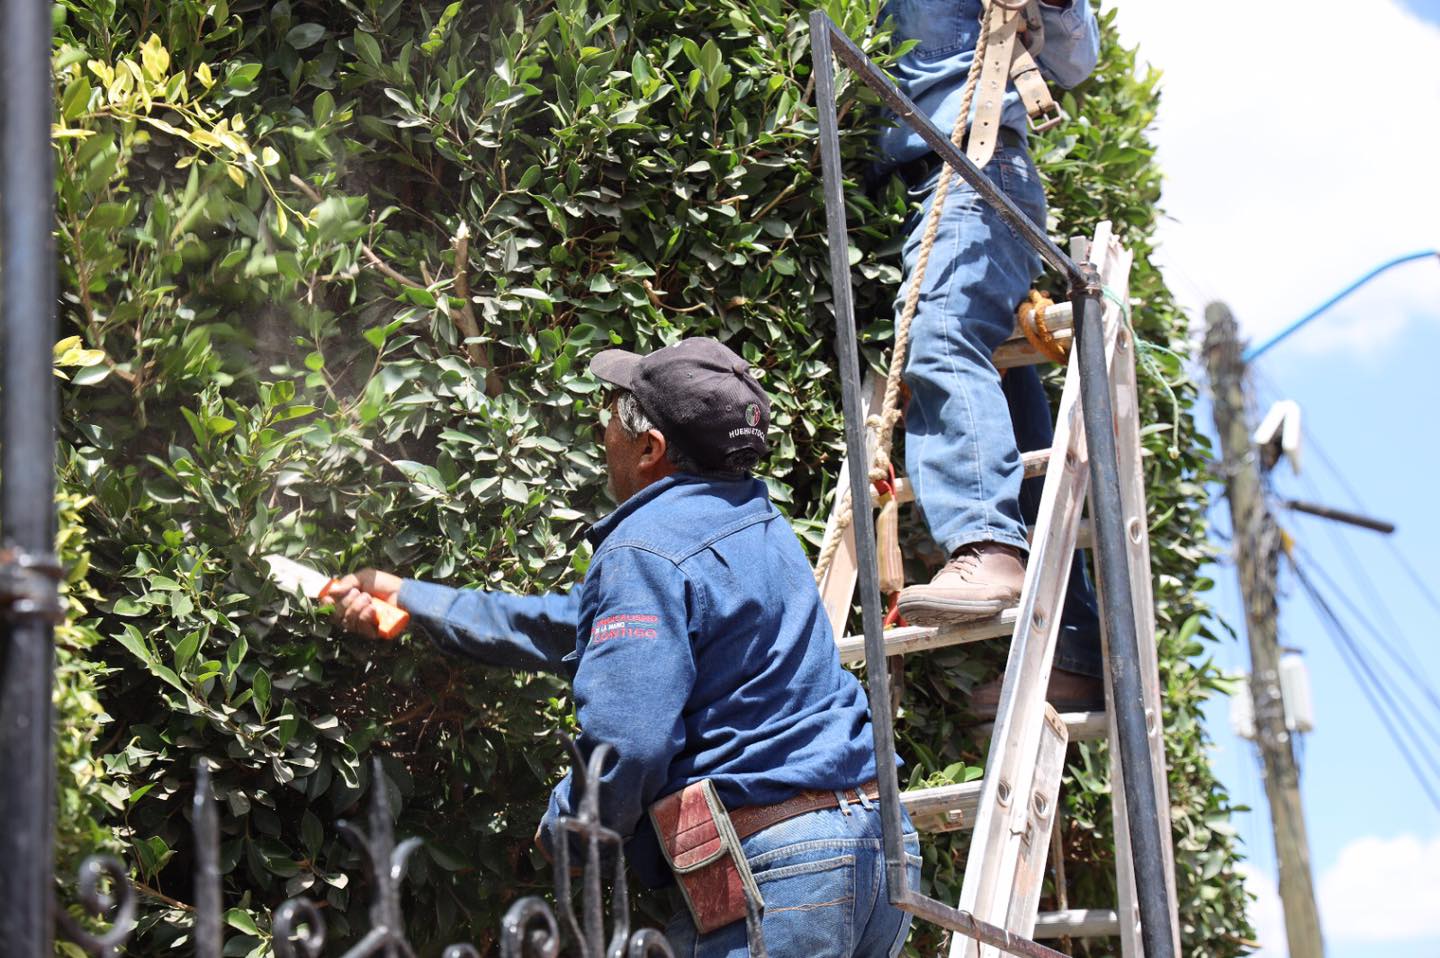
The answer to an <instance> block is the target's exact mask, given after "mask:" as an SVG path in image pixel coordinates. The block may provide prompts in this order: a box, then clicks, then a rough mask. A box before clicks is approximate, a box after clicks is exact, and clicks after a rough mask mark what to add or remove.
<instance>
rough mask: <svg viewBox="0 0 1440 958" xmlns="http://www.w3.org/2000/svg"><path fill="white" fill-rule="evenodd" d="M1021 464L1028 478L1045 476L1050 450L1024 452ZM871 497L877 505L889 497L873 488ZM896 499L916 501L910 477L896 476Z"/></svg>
mask: <svg viewBox="0 0 1440 958" xmlns="http://www.w3.org/2000/svg"><path fill="white" fill-rule="evenodd" d="M1020 465H1021V467H1022V468H1023V469H1024V470H1025V478H1026V479H1033V478H1035V477H1036V476H1043V475H1045V470H1046V469H1047V468H1049V466H1050V450H1049V449H1036V450H1035V451H1033V452H1022V453H1021V454H1020ZM871 498H873V499H874V500H875V505H877V506H879V505H881V504H882V503H884V502H885V501H886V500H887V499H888V498H889V497H888V496H875V495H874V494H873V490H872V496H871ZM895 499H896V501H898V502H902V503H905V502H914V501H915V487H914V486H912V485H911V484H910V480H909V478H907V477H905V476H898V477H896V479H895Z"/></svg>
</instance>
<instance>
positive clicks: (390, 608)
mask: <svg viewBox="0 0 1440 958" xmlns="http://www.w3.org/2000/svg"><path fill="white" fill-rule="evenodd" d="M336 581H338V580H336V579H331V580H330V581H329V582H327V583H326V584H325V588H323V589H321V590H320V598H322V599H323V598H325V597H326V596H328V595H329V594H330V587H331V586H333V585H334V584H335V583H336ZM370 601H371V604H373V605H374V606H375V629H376V631H377V632H379V633H380V638H382V639H393V638H395V637H396V636H397V635H399V634H400V633H402V632H404V631H405V629H406V628H407V627H408V626H409V625H410V613H409V612H406V611H405V610H404V609H402V608H400V607H399V606H398V605H395V604H394V603H393V602H386V601H385V600H384V599H377V598H376V597H375V596H373V595H372V596H371V597H370Z"/></svg>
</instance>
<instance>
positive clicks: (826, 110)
mask: <svg viewBox="0 0 1440 958" xmlns="http://www.w3.org/2000/svg"><path fill="white" fill-rule="evenodd" d="M833 35H834V34H833V33H832V30H831V22H830V18H829V17H827V16H826V15H825V13H824V11H822V10H815V11H813V12H811V14H810V44H811V47H810V49H811V59H812V62H813V64H814V69H815V74H814V75H815V111H816V113H818V114H819V116H820V163H821V168H822V171H823V174H824V177H825V218H826V225H827V228H828V232H829V243H830V285H831V289H833V290H834V303H833V306H834V309H835V340H836V352H837V353H839V358H840V395H841V399H842V401H843V403H844V406H845V454H846V455H847V456H848V457H849V459H850V502H851V509H852V512H853V513H854V518H853V521H852V522H851V524H850V528H851V529H852V530H853V531H854V533H855V559H856V564H857V565H858V566H859V569H860V575H859V581H860V619H861V624H862V625H863V627H864V629H865V666H866V680H867V685H868V688H869V692H870V718H871V722H872V723H873V727H874V732H875V769H876V773H877V774H876V781H877V782H878V783H879V786H880V814H881V816H882V818H881V824H882V826H883V828H884V836H885V885H886V890H887V892H888V894H889V896H890V900H891V901H892V902H898V901H900V900H901V899H902V898H904V897H906V893H907V892H908V891H909V887H908V885H907V880H908V876H907V874H906V870H905V846H904V842H903V840H902V836H901V826H900V781H899V773H898V772H897V771H896V769H895V729H894V725H893V718H892V716H893V714H894V713H893V712H892V711H891V708H890V676H889V674H888V673H887V672H886V670H885V668H884V664H885V631H884V624H885V623H884V617H883V616H882V615H881V613H880V569H879V565H878V563H877V561H876V558H875V515H874V513H873V512H872V511H871V509H870V477H869V468H868V463H869V462H870V456H869V452H868V449H867V444H866V442H865V424H864V422H863V421H862V418H861V416H860V350H859V347H858V346H857V345H856V342H855V305H854V301H853V298H852V296H851V292H850V237H849V232H848V231H847V230H846V228H845V183H844V172H843V171H842V170H841V168H840V132H839V123H838V120H837V118H836V115H835V62H834V60H833V59H831V56H830V54H831V52H832V48H831V45H830V38H831V37H832V36H833Z"/></svg>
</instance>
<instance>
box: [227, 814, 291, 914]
mask: <svg viewBox="0 0 1440 958" xmlns="http://www.w3.org/2000/svg"><path fill="white" fill-rule="evenodd" d="M306 814H309V813H308V812H307V813H306ZM225 924H227V925H229V926H230V927H231V928H234V929H235V930H236V931H242V932H244V933H245V934H247V935H258V934H260V929H259V927H258V926H257V925H256V924H255V919H254V918H252V917H250V913H249V912H248V911H245V910H244V909H242V908H231V909H230V910H229V911H227V912H225Z"/></svg>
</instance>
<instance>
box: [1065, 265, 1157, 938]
mask: <svg viewBox="0 0 1440 958" xmlns="http://www.w3.org/2000/svg"><path fill="white" fill-rule="evenodd" d="M1085 272H1086V274H1087V275H1086V277H1085V281H1084V284H1083V285H1080V284H1077V285H1075V286H1074V287H1072V289H1071V300H1072V302H1073V303H1074V304H1075V317H1076V327H1075V328H1076V349H1075V355H1078V356H1079V358H1080V369H1081V374H1082V375H1081V380H1080V386H1081V390H1082V392H1083V394H1084V404H1083V410H1082V411H1083V414H1084V420H1085V436H1086V439H1087V441H1088V443H1089V445H1090V474H1091V475H1090V478H1091V486H1092V497H1091V505H1092V517H1093V519H1094V529H1095V546H1096V548H1095V554H1096V560H1097V564H1098V566H1099V572H1100V574H1099V576H1098V578H1099V580H1100V581H1101V582H1102V583H1103V589H1102V591H1101V593H1100V600H1101V601H1100V612H1101V618H1102V620H1103V621H1104V623H1105V628H1106V629H1107V631H1108V634H1109V639H1110V644H1109V655H1108V658H1107V663H1106V664H1107V671H1108V672H1109V674H1110V677H1111V679H1112V687H1113V691H1114V695H1113V696H1112V697H1111V699H1110V711H1111V713H1112V714H1113V715H1114V716H1115V731H1116V732H1117V738H1116V740H1115V741H1114V742H1112V743H1111V745H1112V747H1113V748H1118V749H1119V750H1120V752H1121V753H1122V755H1121V766H1122V769H1123V772H1124V774H1123V775H1122V782H1121V783H1120V784H1122V785H1123V787H1124V789H1125V810H1126V817H1127V823H1128V826H1129V831H1130V845H1131V860H1132V861H1133V863H1134V869H1135V886H1136V892H1137V894H1136V898H1137V903H1138V905H1139V909H1140V914H1141V919H1142V922H1141V928H1140V934H1141V940H1142V942H1143V944H1144V949H1145V954H1146V955H1147V956H1148V958H1171V956H1173V955H1175V945H1174V941H1175V936H1174V930H1173V922H1172V921H1171V916H1170V907H1169V902H1168V901H1167V892H1166V887H1167V886H1166V881H1165V855H1164V852H1163V850H1162V847H1163V845H1164V843H1165V838H1164V835H1163V832H1164V831H1165V829H1164V828H1162V825H1161V822H1160V809H1158V808H1157V807H1156V805H1155V791H1154V774H1155V772H1154V762H1153V761H1152V759H1151V754H1150V741H1149V735H1148V733H1147V729H1146V721H1145V701H1144V691H1143V689H1142V687H1141V681H1140V675H1139V657H1140V652H1139V639H1138V637H1137V635H1136V626H1135V620H1136V609H1135V605H1134V598H1133V595H1132V589H1131V587H1130V569H1129V560H1128V558H1127V552H1128V550H1127V549H1126V545H1125V543H1126V536H1125V529H1124V525H1125V520H1124V512H1123V510H1122V508H1121V501H1120V478H1119V455H1118V452H1117V450H1116V438H1115V415H1114V408H1113V407H1114V404H1113V402H1112V397H1111V395H1110V373H1109V366H1110V358H1111V357H1110V356H1109V355H1107V353H1108V352H1109V349H1108V347H1109V346H1110V345H1111V344H1112V343H1113V342H1114V338H1113V332H1112V330H1110V329H1107V328H1106V327H1105V325H1104V322H1103V315H1104V313H1105V312H1107V310H1106V308H1105V305H1104V299H1103V294H1104V282H1103V280H1102V279H1101V276H1100V274H1098V273H1097V272H1096V271H1095V270H1093V269H1088V268H1087V270H1086V271H1085ZM1122 288H1124V287H1123V286H1122ZM1116 325H1117V326H1118V325H1119V324H1118V323H1117V324H1116Z"/></svg>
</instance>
